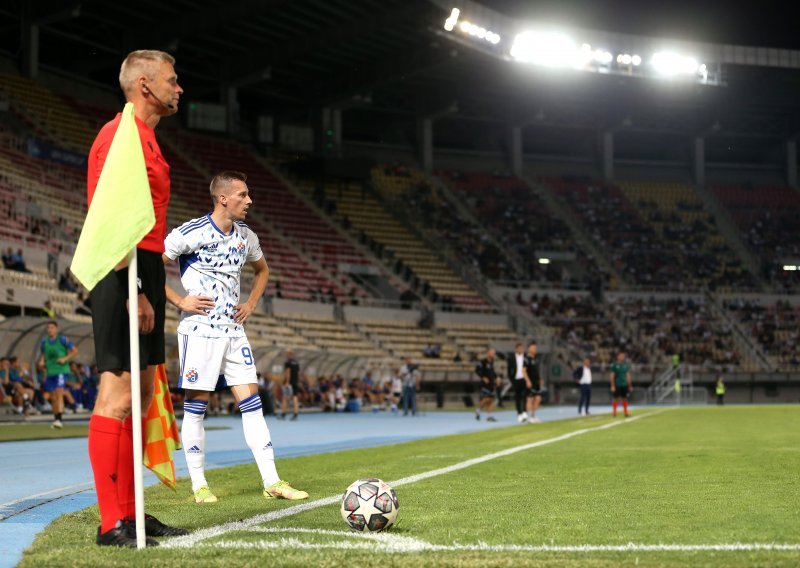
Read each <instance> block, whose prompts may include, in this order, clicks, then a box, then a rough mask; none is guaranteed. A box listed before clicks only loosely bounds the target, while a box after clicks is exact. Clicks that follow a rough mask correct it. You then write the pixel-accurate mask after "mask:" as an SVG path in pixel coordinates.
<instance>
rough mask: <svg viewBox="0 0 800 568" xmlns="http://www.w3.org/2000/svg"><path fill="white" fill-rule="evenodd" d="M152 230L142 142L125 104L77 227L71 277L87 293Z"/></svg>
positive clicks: (131, 113) (148, 184) (148, 185)
mask: <svg viewBox="0 0 800 568" xmlns="http://www.w3.org/2000/svg"><path fill="white" fill-rule="evenodd" d="M155 224H156V216H155V212H154V211H153V198H152V197H151V195H150V183H149V181H148V179H147V167H146V166H145V163H144V152H143V151H142V142H141V139H140V138H139V129H138V128H137V127H136V121H135V119H134V116H133V104H132V103H128V104H126V105H125V108H124V109H123V110H122V118H121V119H120V122H119V127H117V132H116V133H115V134H114V139H113V140H112V141H111V147H110V148H109V150H108V156H107V157H106V161H105V163H104V164H103V170H102V171H101V172H100V179H99V180H98V182H97V188H96V189H95V192H94V196H93V197H92V205H91V206H90V207H89V212H88V213H87V215H86V220H85V221H84V223H83V229H82V230H81V236H80V239H79V240H78V246H77V247H76V248H75V255H74V256H73V257H72V266H71V269H72V273H73V274H74V275H75V277H76V278H77V279H78V280H79V281H80V283H81V284H83V285H84V286H85V287H86V289H87V290H91V289H92V288H94V287H95V285H96V284H97V283H98V282H99V281H100V280H102V279H103V277H105V275H106V274H108V273H109V272H111V270H113V268H114V267H115V266H116V265H117V264H119V262H120V261H121V260H123V259H124V258H125V257H126V256H127V255H128V253H130V252H131V250H133V249H134V247H135V246H136V245H137V244H138V243H139V241H141V240H142V238H143V237H144V236H145V235H147V233H149V232H150V229H152V228H153V226H154V225H155Z"/></svg>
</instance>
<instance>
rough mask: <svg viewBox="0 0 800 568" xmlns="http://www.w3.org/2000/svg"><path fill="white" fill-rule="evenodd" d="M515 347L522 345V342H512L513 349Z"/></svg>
mask: <svg viewBox="0 0 800 568" xmlns="http://www.w3.org/2000/svg"><path fill="white" fill-rule="evenodd" d="M517 347H522V342H521V341H517V342H516V343H515V344H514V349H516V348H517Z"/></svg>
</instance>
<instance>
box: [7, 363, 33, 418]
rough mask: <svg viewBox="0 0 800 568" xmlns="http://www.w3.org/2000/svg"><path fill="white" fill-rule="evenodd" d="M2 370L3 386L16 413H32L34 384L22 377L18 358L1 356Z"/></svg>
mask: <svg viewBox="0 0 800 568" xmlns="http://www.w3.org/2000/svg"><path fill="white" fill-rule="evenodd" d="M0 369H2V371H3V373H2V374H3V388H5V390H6V393H8V394H9V395H10V396H11V397H12V403H13V404H14V408H15V410H16V411H17V414H23V415H24V414H33V413H34V412H35V409H34V407H33V403H34V401H35V397H36V386H35V385H34V384H33V383H32V382H31V381H30V380H26V379H25V378H24V377H23V373H22V371H21V370H20V367H19V359H18V358H17V357H15V356H12V357H3V359H2V360H1V361H0Z"/></svg>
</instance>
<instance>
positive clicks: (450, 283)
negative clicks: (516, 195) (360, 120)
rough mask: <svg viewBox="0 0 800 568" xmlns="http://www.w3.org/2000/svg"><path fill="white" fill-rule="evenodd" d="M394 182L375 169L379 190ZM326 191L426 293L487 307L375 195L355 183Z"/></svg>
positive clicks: (463, 304) (466, 306) (458, 303)
mask: <svg viewBox="0 0 800 568" xmlns="http://www.w3.org/2000/svg"><path fill="white" fill-rule="evenodd" d="M395 181H396V180H395V176H385V175H384V174H382V170H381V169H380V168H378V169H374V170H373V183H374V184H375V186H376V187H377V188H378V190H379V192H383V189H382V188H383V187H384V185H389V186H390V185H392V184H394V183H395ZM325 191H326V195H327V197H328V198H329V199H332V200H334V201H335V202H336V203H337V210H338V212H339V213H340V214H341V215H345V216H347V218H348V220H349V222H350V223H351V224H352V226H353V227H355V228H356V229H357V230H360V231H363V232H364V234H365V236H368V237H369V238H371V239H373V240H375V241H376V242H378V243H380V244H382V245H383V246H384V247H386V248H387V249H388V250H390V251H393V253H394V255H395V258H396V259H397V261H400V262H401V263H402V264H403V265H404V266H405V267H407V269H408V270H406V268H401V267H400V265H399V264H396V267H397V268H400V269H401V270H402V271H405V272H408V271H410V272H412V273H413V274H414V275H416V276H417V277H418V278H419V286H421V287H422V295H423V296H425V295H427V294H426V292H425V287H426V284H427V285H429V287H430V289H432V291H433V292H434V293H435V294H436V295H437V296H438V297H439V298H442V299H445V300H452V303H453V304H455V305H456V306H459V307H461V308H464V309H476V310H485V309H486V308H487V304H486V301H485V300H484V299H483V298H482V297H481V296H480V295H478V293H477V292H475V291H474V290H473V289H471V288H470V287H469V286H468V285H467V284H466V283H465V282H464V280H463V279H462V278H461V277H460V276H458V275H457V274H456V273H455V272H453V269H452V268H450V267H449V266H448V265H447V264H445V263H444V262H443V261H442V260H441V259H440V258H439V257H438V256H437V255H435V254H433V253H432V252H431V251H430V249H429V248H428V247H427V245H426V244H425V243H424V242H423V241H422V240H421V239H420V238H418V237H417V236H415V235H414V234H412V233H411V232H410V231H409V230H408V229H407V228H406V227H404V226H403V225H402V224H401V223H400V222H399V221H398V220H397V219H395V218H394V217H393V216H392V215H391V214H390V213H389V212H388V211H387V210H386V209H385V208H384V207H383V206H382V205H381V203H380V202H379V201H378V200H377V199H376V198H375V196H373V195H370V194H369V193H367V192H366V191H363V190H361V189H357V188H355V187H352V186H350V187H346V188H336V189H334V188H332V187H326V188H325ZM386 191H387V192H388V193H395V192H396V191H397V190H396V189H395V188H389V189H387V190H386Z"/></svg>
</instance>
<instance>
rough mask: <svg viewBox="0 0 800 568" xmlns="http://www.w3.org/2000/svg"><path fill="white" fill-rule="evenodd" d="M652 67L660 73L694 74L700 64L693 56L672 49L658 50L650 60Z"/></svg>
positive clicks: (670, 75)
mask: <svg viewBox="0 0 800 568" xmlns="http://www.w3.org/2000/svg"><path fill="white" fill-rule="evenodd" d="M650 63H651V65H652V66H653V69H655V71H656V72H657V73H659V74H661V75H664V76H667V77H673V76H675V75H694V74H695V73H697V72H698V70H699V69H700V65H699V64H698V62H697V60H696V59H695V58H694V57H686V56H685V55H680V54H678V53H675V52H673V51H659V52H657V53H656V54H655V55H653V58H652V59H651V60H650Z"/></svg>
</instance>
